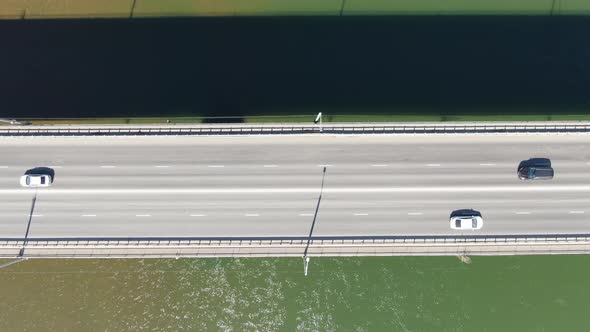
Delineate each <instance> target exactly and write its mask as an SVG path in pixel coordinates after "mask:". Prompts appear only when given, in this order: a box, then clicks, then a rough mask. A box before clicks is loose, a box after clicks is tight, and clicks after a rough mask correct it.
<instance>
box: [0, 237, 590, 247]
mask: <svg viewBox="0 0 590 332" xmlns="http://www.w3.org/2000/svg"><path fill="white" fill-rule="evenodd" d="M307 241H308V238H307V237H282V238H269V237H251V238H60V239H43V238H38V239H28V240H27V241H26V247H29V248H31V247H121V246H126V247H133V246H135V247H145V246H148V247H153V246H156V247H158V246H162V247H184V246H187V247H192V246H198V247H216V246H217V247H219V246H227V247H241V246H305V245H307ZM580 242H588V243H590V234H547V235H478V236H445V235H432V236H374V237H370V236H363V237H313V238H312V239H311V241H310V245H311V246H347V245H349V246H378V245H384V246H387V245H444V244H448V245H477V244H534V243H547V244H551V243H580ZM23 245H25V241H24V239H0V247H20V246H23Z"/></svg>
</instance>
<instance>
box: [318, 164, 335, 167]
mask: <svg viewBox="0 0 590 332" xmlns="http://www.w3.org/2000/svg"><path fill="white" fill-rule="evenodd" d="M318 167H332V165H327V164H323V165H318Z"/></svg>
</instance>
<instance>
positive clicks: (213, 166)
mask: <svg viewBox="0 0 590 332" xmlns="http://www.w3.org/2000/svg"><path fill="white" fill-rule="evenodd" d="M207 167H209V168H223V167H225V165H209V166H207Z"/></svg>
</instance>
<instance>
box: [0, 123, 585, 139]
mask: <svg viewBox="0 0 590 332" xmlns="http://www.w3.org/2000/svg"><path fill="white" fill-rule="evenodd" d="M587 132H590V123H505V124H502V123H491V124H482V123H476V124H456V123H455V124H447V123H436V124H408V123H404V124H391V123H388V124H359V123H354V124H326V125H323V126H322V127H321V128H320V127H319V126H318V125H311V124H310V125H305V124H293V125H291V124H273V125H249V124H244V125H239V124H234V125H190V126H189V125H161V126H144V125H137V126H100V125H92V126H91V125H86V126H30V127H18V126H0V136H156V135H172V136H195V135H203V136H215V135H295V134H320V133H323V134H343V135H347V134H470V133H471V134H473V133H478V134H485V133H488V134H500V133H587Z"/></svg>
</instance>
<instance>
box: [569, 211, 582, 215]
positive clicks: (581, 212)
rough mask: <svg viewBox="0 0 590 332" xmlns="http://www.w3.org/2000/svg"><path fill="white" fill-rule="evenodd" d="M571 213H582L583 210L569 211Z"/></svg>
mask: <svg viewBox="0 0 590 332" xmlns="http://www.w3.org/2000/svg"><path fill="white" fill-rule="evenodd" d="M570 213H571V214H582V213H584V211H570Z"/></svg>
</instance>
